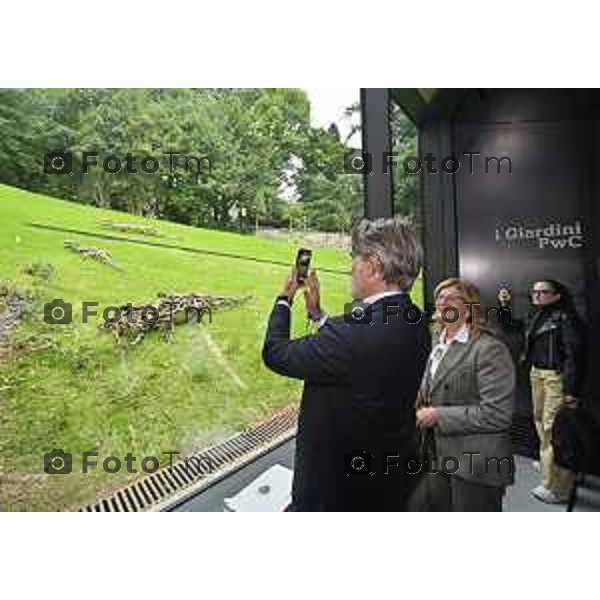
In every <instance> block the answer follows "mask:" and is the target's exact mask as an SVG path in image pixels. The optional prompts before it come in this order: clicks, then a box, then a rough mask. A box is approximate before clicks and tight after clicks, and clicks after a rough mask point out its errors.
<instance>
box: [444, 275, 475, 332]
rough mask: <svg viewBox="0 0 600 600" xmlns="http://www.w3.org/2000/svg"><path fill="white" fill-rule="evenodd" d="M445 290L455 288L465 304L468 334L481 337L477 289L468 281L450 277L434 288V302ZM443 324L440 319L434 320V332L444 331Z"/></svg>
mask: <svg viewBox="0 0 600 600" xmlns="http://www.w3.org/2000/svg"><path fill="white" fill-rule="evenodd" d="M447 288H456V289H457V290H458V291H459V292H460V294H461V296H463V298H464V299H465V303H467V311H468V315H467V327H468V329H469V333H470V334H471V335H472V336H473V337H474V338H475V339H477V338H478V337H479V336H480V335H481V294H480V292H479V289H478V288H477V287H476V286H475V285H473V284H472V283H471V282H470V281H466V280H465V279H459V278H458V277H451V278H450V279H444V281H440V283H438V284H437V285H436V286H435V290H434V291H433V297H434V300H437V299H438V296H439V295H440V293H441V292H442V290H445V289H447ZM444 326H445V324H444V322H443V320H442V319H441V318H439V317H438V318H436V323H435V330H436V331H437V332H438V333H441V332H442V330H443V329H444Z"/></svg>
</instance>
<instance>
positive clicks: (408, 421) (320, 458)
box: [263, 218, 430, 511]
mask: <svg viewBox="0 0 600 600" xmlns="http://www.w3.org/2000/svg"><path fill="white" fill-rule="evenodd" d="M421 256H422V252H421V248H420V246H419V243H418V240H417V238H416V235H415V233H414V231H413V229H412V227H411V225H410V224H409V223H407V222H406V221H405V220H404V219H402V218H393V219H377V220H375V221H367V220H363V221H362V222H361V223H360V224H359V225H358V226H357V227H356V228H355V229H354V231H353V234H352V257H353V260H352V296H353V297H354V299H355V301H354V302H353V304H352V305H347V310H346V311H345V313H346V314H344V315H342V316H339V317H327V316H325V315H323V313H322V311H321V308H320V302H319V283H318V279H317V278H316V274H314V273H312V274H311V276H310V277H309V278H308V280H307V282H306V285H305V291H304V294H305V299H306V307H307V311H308V314H309V317H310V318H312V319H313V320H315V321H318V322H319V330H318V333H317V334H316V335H307V336H305V337H302V338H300V339H295V340H291V339H290V324H291V310H290V309H291V304H292V302H293V299H294V295H295V293H296V291H297V289H298V283H297V281H296V274H295V272H294V271H292V274H291V275H290V276H289V277H288V279H287V281H286V283H285V286H284V290H283V292H282V294H281V295H280V296H278V298H277V301H276V303H275V306H274V307H273V311H272V313H271V316H270V319H269V325H268V329H267V333H266V338H265V342H264V347H263V360H264V362H265V364H266V365H267V367H269V368H270V369H272V370H273V371H275V372H276V373H279V374H280V375H285V376H287V377H295V378H297V379H302V380H304V391H303V394H302V402H301V406H300V414H299V419H298V434H297V437H296V457H295V465H294V483H293V490H292V502H293V510H298V511H315V510H378V511H379V510H392V511H396V510H403V509H404V507H405V503H406V500H407V497H408V494H409V493H410V491H411V488H412V484H413V479H414V475H411V474H409V471H410V469H407V465H406V461H407V460H408V458H410V457H414V456H415V455H416V433H415V409H414V406H415V398H416V394H417V389H418V387H419V384H420V381H421V377H422V374H423V370H424V368H425V363H426V360H427V356H428V353H429V348H430V338H429V332H428V327H427V319H426V317H425V315H421V314H420V312H419V310H418V308H417V307H416V306H415V305H414V304H413V303H412V301H411V299H410V297H409V295H408V292H409V291H410V289H411V287H412V285H413V283H414V281H415V279H416V277H417V275H418V273H419V271H420V268H421V260H422V258H421ZM386 472H387V473H386Z"/></svg>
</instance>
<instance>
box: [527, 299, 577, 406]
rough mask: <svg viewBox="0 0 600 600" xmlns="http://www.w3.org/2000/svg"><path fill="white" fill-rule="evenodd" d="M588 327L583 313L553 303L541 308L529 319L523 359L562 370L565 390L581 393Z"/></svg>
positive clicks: (574, 394) (540, 365)
mask: <svg viewBox="0 0 600 600" xmlns="http://www.w3.org/2000/svg"><path fill="white" fill-rule="evenodd" d="M585 348H586V343H585V331H584V328H583V324H582V322H581V320H580V319H579V317H578V316H577V315H576V314H574V313H571V312H569V311H566V310H564V309H563V308H561V307H554V306H552V305H550V306H546V307H543V308H540V309H538V310H537V311H536V312H535V313H534V314H533V316H532V317H531V318H530V319H529V320H528V323H527V327H526V329H525V346H524V350H523V354H522V357H521V358H522V361H523V362H525V363H526V364H527V365H528V366H529V367H531V366H536V367H540V368H545V369H553V370H556V371H560V372H561V373H562V375H563V381H564V386H565V394H566V395H568V396H575V397H578V396H579V395H580V394H581V392H582V389H583V382H584V378H585V363H586V358H587V357H586V351H585Z"/></svg>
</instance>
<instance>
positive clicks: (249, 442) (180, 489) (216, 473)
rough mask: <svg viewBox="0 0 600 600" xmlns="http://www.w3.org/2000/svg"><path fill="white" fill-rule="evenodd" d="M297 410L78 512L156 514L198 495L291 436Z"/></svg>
mask: <svg viewBox="0 0 600 600" xmlns="http://www.w3.org/2000/svg"><path fill="white" fill-rule="evenodd" d="M297 418H298V407H297V406H289V407H287V408H285V409H283V410H281V411H279V412H277V413H275V415H273V416H272V417H271V418H269V419H268V420H266V421H263V422H262V423H259V424H258V425H256V426H254V427H252V428H250V429H246V430H245V431H242V432H241V433H239V434H237V435H235V436H234V437H232V438H230V439H229V440H226V441H224V442H220V443H218V444H215V445H214V446H209V447H208V448H205V449H203V450H201V451H199V452H196V453H195V454H193V455H192V456H189V457H187V459H184V460H179V461H177V462H176V463H174V464H173V466H172V467H163V468H162V469H159V470H158V471H157V472H156V473H152V474H151V475H147V476H145V477H143V478H142V479H139V480H138V481H135V482H134V483H132V484H130V485H129V486H127V487H126V488H123V489H121V490H118V491H117V492H115V493H114V494H113V495H112V496H109V497H108V498H104V499H102V500H99V501H98V502H96V503H95V504H89V505H87V506H84V507H83V508H81V509H79V512H140V511H145V510H160V509H161V508H164V507H166V506H168V505H169V504H172V503H173V502H174V501H176V500H180V499H181V498H182V497H184V496H186V495H190V493H194V494H195V493H198V492H199V491H201V490H202V489H203V488H205V487H207V486H208V485H209V484H211V483H213V482H214V481H215V480H217V479H221V478H222V477H224V476H225V475H226V474H227V473H229V472H230V471H232V470H234V469H237V468H238V467H240V466H241V465H243V464H245V463H248V462H250V461H252V460H254V459H255V458H256V457H257V456H259V455H261V454H264V453H265V452H266V451H268V450H269V448H271V447H272V446H274V445H276V444H278V443H281V442H283V441H285V440H286V439H289V438H290V437H292V436H293V435H294V434H295V431H296V422H297Z"/></svg>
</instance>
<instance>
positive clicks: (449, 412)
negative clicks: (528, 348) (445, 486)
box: [420, 328, 516, 486]
mask: <svg viewBox="0 0 600 600" xmlns="http://www.w3.org/2000/svg"><path fill="white" fill-rule="evenodd" d="M438 341H439V340H438V339H436V340H435V344H437V342H438ZM435 344H434V346H435ZM430 364H431V357H430V360H429V361H428V363H427V366H426V368H425V374H424V376H423V380H422V383H421V387H420V393H421V395H422V397H424V398H426V399H427V400H428V402H429V403H430V404H431V405H432V406H434V407H436V408H437V410H438V415H439V418H438V423H437V425H436V426H435V428H434V437H435V446H436V454H437V459H438V460H437V462H436V464H437V466H438V468H442V469H443V470H444V471H446V472H449V473H454V475H455V476H457V477H462V478H464V479H467V480H470V481H478V482H480V483H484V484H487V485H493V486H505V485H510V484H511V483H513V481H514V460H513V456H512V451H511V439H510V426H511V422H512V414H513V405H514V392H515V379H516V376H515V367H514V363H513V360H512V358H511V355H510V353H509V350H508V348H507V347H506V345H505V344H504V342H502V341H501V340H500V339H499V338H498V337H496V335H495V334H494V333H493V332H492V331H491V330H489V329H484V328H482V332H481V335H480V336H479V338H477V339H475V338H474V337H473V336H472V335H469V339H468V341H467V342H466V343H461V342H458V341H457V342H454V343H452V344H451V345H450V347H449V348H448V350H447V351H446V354H445V355H444V357H443V358H442V360H441V362H440V363H439V365H438V368H437V371H436V372H435V376H434V377H433V378H432V379H431V378H430V375H429V369H430ZM451 459H456V460H457V461H458V465H457V464H456V461H454V460H451ZM443 460H446V462H445V463H444V464H442V462H441V461H443ZM455 469H456V470H455Z"/></svg>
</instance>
